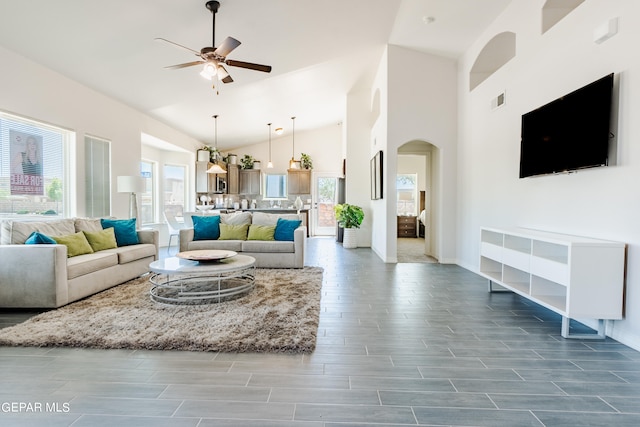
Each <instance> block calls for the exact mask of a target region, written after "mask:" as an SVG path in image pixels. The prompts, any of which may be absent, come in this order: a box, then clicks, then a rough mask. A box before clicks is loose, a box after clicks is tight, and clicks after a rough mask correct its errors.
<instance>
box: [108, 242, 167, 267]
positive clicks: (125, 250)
mask: <svg viewBox="0 0 640 427" xmlns="http://www.w3.org/2000/svg"><path fill="white" fill-rule="evenodd" d="M101 252H107V253H114V254H116V255H117V256H118V261H117V262H118V264H126V263H128V262H133V261H137V260H139V259H142V258H147V257H154V256H155V255H156V247H155V245H152V244H150V243H140V244H137V245H129V246H122V247H118V248H115V249H107V250H106V251H101Z"/></svg>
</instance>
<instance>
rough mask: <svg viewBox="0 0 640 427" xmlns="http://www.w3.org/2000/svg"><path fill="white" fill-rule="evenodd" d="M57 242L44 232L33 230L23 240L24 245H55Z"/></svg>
mask: <svg viewBox="0 0 640 427" xmlns="http://www.w3.org/2000/svg"><path fill="white" fill-rule="evenodd" d="M56 243H57V242H56V241H55V240H53V239H52V238H51V237H49V236H47V235H46V234H42V233H39V232H37V231H34V232H33V233H31V235H30V236H29V237H27V240H25V242H24V244H25V245H55V244H56Z"/></svg>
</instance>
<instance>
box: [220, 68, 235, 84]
mask: <svg viewBox="0 0 640 427" xmlns="http://www.w3.org/2000/svg"><path fill="white" fill-rule="evenodd" d="M218 79H219V80H220V81H221V82H222V83H232V82H233V79H232V78H231V76H230V75H229V73H228V72H227V70H226V68H224V67H223V66H222V65H218Z"/></svg>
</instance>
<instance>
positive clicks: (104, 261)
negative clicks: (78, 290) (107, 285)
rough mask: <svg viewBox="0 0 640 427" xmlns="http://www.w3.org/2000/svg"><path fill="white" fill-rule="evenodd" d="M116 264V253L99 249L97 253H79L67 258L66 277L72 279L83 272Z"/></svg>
mask: <svg viewBox="0 0 640 427" xmlns="http://www.w3.org/2000/svg"><path fill="white" fill-rule="evenodd" d="M117 264H118V255H117V254H115V253H108V252H106V251H100V252H97V253H92V254H87V255H79V256H76V257H73V258H69V259H68V260H67V278H68V279H74V278H76V277H79V276H84V275H85V274H89V273H93V272H96V271H100V270H103V269H105V268H107V267H113V266H114V265H117Z"/></svg>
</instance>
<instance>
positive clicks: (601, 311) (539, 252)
mask: <svg viewBox="0 0 640 427" xmlns="http://www.w3.org/2000/svg"><path fill="white" fill-rule="evenodd" d="M480 233H481V235H480V274H481V275H482V276H484V277H486V278H487V279H489V291H490V292H493V291H495V289H494V288H493V283H496V284H498V285H500V286H502V287H504V288H507V289H508V290H511V291H513V292H515V293H517V294H520V295H522V296H523V297H525V298H528V299H530V300H531V301H534V302H536V303H538V304H540V305H542V306H544V307H547V308H548V309H550V310H553V311H555V312H557V313H559V314H560V315H561V316H562V331H561V334H562V336H563V337H565V338H604V337H605V322H604V321H605V320H606V319H622V314H623V293H624V270H625V249H626V245H625V244H624V243H620V242H611V241H607V240H599V239H591V238H587V237H579V236H570V235H565V234H557V233H549V232H544V231H537V230H530V229H526V228H506V229H498V228H482V229H481V232H480ZM571 319H597V320H598V332H597V334H570V333H569V325H570V321H571Z"/></svg>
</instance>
